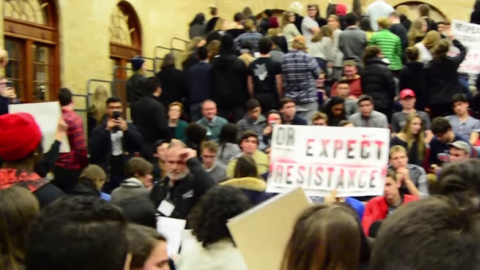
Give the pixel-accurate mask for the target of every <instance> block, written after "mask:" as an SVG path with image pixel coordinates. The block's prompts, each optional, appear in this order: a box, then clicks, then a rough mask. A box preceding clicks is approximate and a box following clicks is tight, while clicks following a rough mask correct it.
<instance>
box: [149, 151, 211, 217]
mask: <svg viewBox="0 0 480 270" xmlns="http://www.w3.org/2000/svg"><path fill="white" fill-rule="evenodd" d="M187 166H188V169H189V170H190V173H189V174H188V175H187V176H185V178H183V179H181V180H177V181H175V182H174V186H173V187H170V186H169V182H170V179H169V178H168V177H165V179H163V180H161V181H158V182H157V183H156V184H155V185H154V186H153V188H152V191H151V193H150V198H151V199H152V201H153V203H154V204H155V208H158V206H159V205H160V203H161V202H162V201H163V200H165V199H166V198H167V196H168V195H167V194H169V198H170V199H169V200H170V202H171V203H173V205H174V206H175V209H174V210H173V212H172V214H171V215H170V217H171V218H178V219H186V218H187V216H188V214H189V213H190V210H192V208H193V207H194V206H195V205H196V204H197V203H198V201H199V200H200V198H201V197H202V196H203V195H204V194H205V193H206V192H207V191H208V189H210V188H211V187H213V186H214V185H215V181H214V180H213V179H212V177H210V175H209V174H208V173H207V172H206V171H205V169H204V168H203V166H202V164H201V163H200V162H199V161H198V160H197V159H196V158H191V159H189V160H188V161H187Z"/></svg>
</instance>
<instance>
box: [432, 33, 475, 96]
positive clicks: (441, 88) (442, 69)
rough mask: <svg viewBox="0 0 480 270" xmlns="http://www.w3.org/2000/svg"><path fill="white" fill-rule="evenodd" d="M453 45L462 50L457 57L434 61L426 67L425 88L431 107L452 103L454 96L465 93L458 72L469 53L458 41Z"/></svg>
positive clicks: (454, 41)
mask: <svg viewBox="0 0 480 270" xmlns="http://www.w3.org/2000/svg"><path fill="white" fill-rule="evenodd" d="M453 45H454V46H455V47H457V48H458V49H459V50H460V53H459V54H458V55H457V56H454V57H450V56H447V57H446V58H445V59H442V60H432V61H430V62H429V63H428V64H427V65H426V70H425V74H426V75H425V79H426V82H425V86H426V87H427V94H428V101H429V105H438V104H447V103H451V101H452V96H453V95H455V94H459V93H463V91H462V86H461V85H460V82H459V80H458V72H457V70H458V67H459V66H460V64H461V63H462V62H463V60H464V59H465V56H466V55H467V51H466V49H465V47H463V45H462V44H461V43H460V42H459V41H457V40H453Z"/></svg>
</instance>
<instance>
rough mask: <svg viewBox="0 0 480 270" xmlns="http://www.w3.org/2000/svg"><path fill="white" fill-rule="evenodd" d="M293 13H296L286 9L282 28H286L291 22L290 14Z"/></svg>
mask: <svg viewBox="0 0 480 270" xmlns="http://www.w3.org/2000/svg"><path fill="white" fill-rule="evenodd" d="M292 14H294V13H293V12H291V11H285V12H283V13H282V28H284V27H285V26H287V25H288V24H290V23H291V22H290V16H292Z"/></svg>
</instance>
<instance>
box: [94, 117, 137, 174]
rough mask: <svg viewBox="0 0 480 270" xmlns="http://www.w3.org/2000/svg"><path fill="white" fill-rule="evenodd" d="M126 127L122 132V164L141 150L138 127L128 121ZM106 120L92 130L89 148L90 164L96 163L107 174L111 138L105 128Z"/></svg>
mask: <svg viewBox="0 0 480 270" xmlns="http://www.w3.org/2000/svg"><path fill="white" fill-rule="evenodd" d="M127 125H128V129H127V130H126V131H125V132H123V139H122V140H123V153H124V164H126V163H127V162H128V160H130V158H132V157H134V156H135V153H140V152H141V150H142V141H143V138H142V136H141V135H140V133H139V132H138V129H137V128H136V127H135V126H134V125H133V124H132V123H128V122H127ZM106 127H107V121H104V122H103V123H102V124H101V125H99V126H97V127H96V128H95V129H94V130H93V131H92V136H91V137H90V139H89V144H88V146H89V150H90V164H96V165H98V166H100V167H102V169H103V170H104V171H105V172H106V173H107V174H109V172H110V171H109V170H108V167H109V166H110V157H111V155H112V140H111V136H110V132H109V131H107V130H106Z"/></svg>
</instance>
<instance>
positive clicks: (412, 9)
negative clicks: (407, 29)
mask: <svg viewBox="0 0 480 270" xmlns="http://www.w3.org/2000/svg"><path fill="white" fill-rule="evenodd" d="M422 4H427V3H425V2H421V1H406V2H403V3H400V4H398V5H396V6H395V8H397V7H398V6H402V5H404V6H407V7H408V8H409V13H408V15H407V16H408V18H409V19H410V20H412V21H413V20H415V19H417V18H418V17H419V12H418V7H419V6H420V5H422ZM427 5H428V6H429V7H430V17H431V18H432V19H433V20H434V21H436V22H444V21H446V20H447V16H445V14H444V13H443V12H442V11H440V9H438V8H436V7H435V6H432V5H429V4H427Z"/></svg>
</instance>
